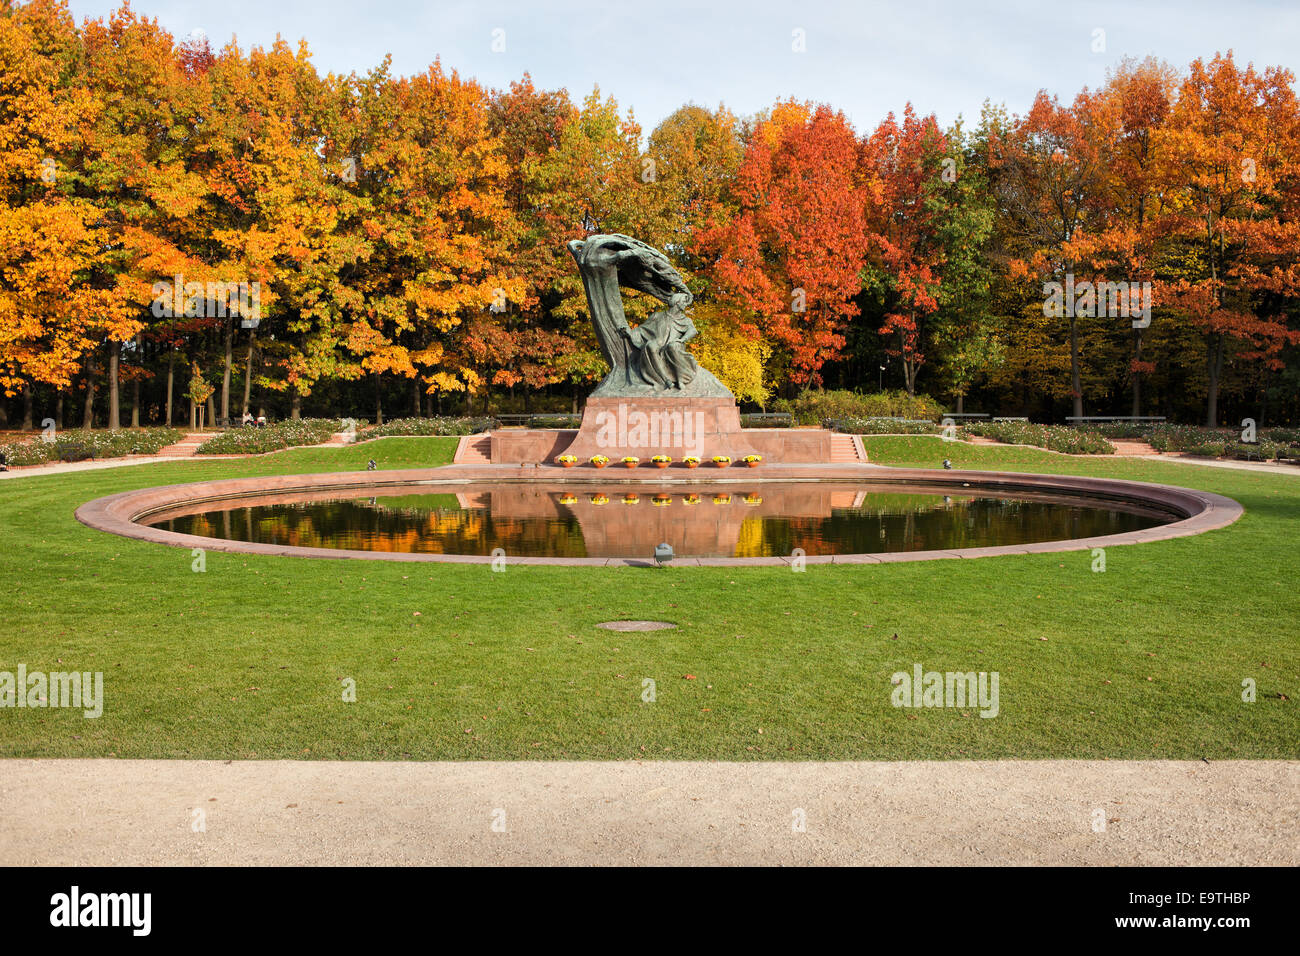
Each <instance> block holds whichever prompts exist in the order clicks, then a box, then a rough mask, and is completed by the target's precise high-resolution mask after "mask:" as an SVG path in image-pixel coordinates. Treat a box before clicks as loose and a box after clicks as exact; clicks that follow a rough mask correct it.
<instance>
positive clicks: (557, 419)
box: [492, 412, 582, 428]
mask: <svg viewBox="0 0 1300 956" xmlns="http://www.w3.org/2000/svg"><path fill="white" fill-rule="evenodd" d="M492 419H493V421H495V422H496V424H497V426H498V427H499V428H577V427H578V424H579V422H581V420H582V416H581V415H573V414H571V413H569V412H532V413H530V414H515V413H511V414H508V415H493V416H492Z"/></svg>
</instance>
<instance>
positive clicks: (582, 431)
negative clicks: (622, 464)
mask: <svg viewBox="0 0 1300 956" xmlns="http://www.w3.org/2000/svg"><path fill="white" fill-rule="evenodd" d="M562 454H565V455H573V456H575V457H576V458H577V459H578V460H579V461H580V462H585V461H586V460H587V459H589V458H591V457H592V456H593V455H604V456H605V457H607V458H609V459H610V462H611V463H612V464H617V463H618V461H619V459H621V458H623V457H625V456H628V455H635V456H636V457H638V458H640V459H641V460H642V461H643V462H644V461H646V460H648V459H650V458H652V457H653V456H655V455H669V456H671V457H672V459H673V460H674V461H680V460H681V459H682V458H684V457H686V456H687V455H696V456H698V457H699V458H700V459H701V461H708V460H709V459H711V458H712V457H713V456H714V455H728V456H730V457H731V460H732V461H733V462H739V461H740V459H742V458H744V457H745V456H746V455H753V454H758V452H756V451H755V449H754V447H753V445H752V444H751V443H750V441H749V440H748V439H747V438H746V436H745V433H744V431H743V430H742V429H741V427H740V409H739V408H737V407H736V400H735V399H733V398H597V397H595V396H593V397H591V398H589V399H587V406H586V408H585V409H584V410H583V413H582V424H581V425H580V426H579V428H578V435H577V437H576V438H575V439H574V440H573V442H572V444H570V445H569V446H568V447H567V448H565V449H564V451H563V452H562Z"/></svg>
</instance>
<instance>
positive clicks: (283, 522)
mask: <svg viewBox="0 0 1300 956" xmlns="http://www.w3.org/2000/svg"><path fill="white" fill-rule="evenodd" d="M366 490H367V492H369V493H370V494H373V495H374V497H368V498H346V499H340V498H321V497H319V495H320V494H321V493H320V492H314V493H312V492H307V493H298V494H291V495H282V496H275V497H273V496H262V497H255V498H248V499H243V500H242V501H237V502H222V503H220V506H218V504H217V503H206V504H198V505H191V506H183V507H179V508H175V509H172V510H170V511H168V512H166V513H163V514H160V515H157V516H155V517H153V518H151V519H149V523H150V524H152V525H154V526H156V527H161V528H165V529H167V530H169V531H176V532H181V533H184V534H194V535H201V536H203V537H210V538H224V539H228V540H236V541H251V542H258V543H262V544H273V545H284V546H294V547H307V548H340V549H348V550H357V551H402V552H418V553H434V554H471V555H484V556H486V555H489V554H491V553H492V550H493V549H494V548H503V549H504V550H505V552H506V553H507V554H509V555H515V556H519V557H565V558H578V557H645V556H647V555H649V554H650V553H651V552H652V550H653V548H654V546H655V545H656V544H658V543H659V542H661V541H666V542H668V543H669V544H671V545H672V546H673V550H674V551H675V552H676V553H677V554H678V555H681V556H684V557H691V556H693V557H773V556H778V555H789V554H791V553H792V552H793V551H794V549H795V548H801V549H803V552H804V553H805V554H808V555H818V554H859V553H873V552H876V553H878V552H889V551H928V550H946V549H951V548H975V547H987V546H993V545H1015V544H1026V543H1030V542H1037V541H1058V540H1064V539H1068V538H1088V537H1094V536H1098V535H1107V534H1119V533H1121V532H1126V531H1137V530H1141V529H1143V528H1150V527H1153V526H1155V525H1159V524H1164V523H1167V522H1168V521H1171V520H1174V519H1175V518H1176V517H1177V516H1175V515H1170V514H1163V513H1161V512H1158V511H1155V510H1152V509H1151V508H1149V507H1144V506H1140V505H1136V504H1133V503H1116V502H1100V501H1092V500H1087V499H1082V498H1073V497H1066V496H1064V495H1046V494H1037V493H1033V492H1015V493H1014V495H1013V496H1011V495H998V494H995V493H992V492H985V491H981V492H980V493H979V494H978V495H973V494H971V493H970V491H969V490H967V491H962V490H961V489H959V488H956V487H955V486H954V487H952V488H947V487H945V488H942V489H936V490H933V491H931V490H926V491H918V490H916V489H915V487H912V488H908V487H907V486H901V485H895V486H882V485H878V484H877V485H869V486H863V485H858V486H854V485H851V484H832V483H800V484H793V483H791V484H763V485H762V486H761V490H760V488H759V487H753V488H751V489H749V490H741V488H740V487H736V486H708V485H691V486H688V487H687V488H672V487H667V486H665V487H662V488H659V489H654V488H653V486H645V485H639V486H637V487H636V488H632V487H629V486H626V485H624V486H622V487H621V488H620V487H619V486H617V485H615V484H613V483H611V485H610V486H608V487H606V488H604V489H602V490H592V491H575V490H574V488H573V487H572V486H569V487H564V486H538V485H528V484H513V485H512V484H500V485H491V486H489V485H478V486H476V485H460V486H455V487H453V488H447V487H445V486H444V488H442V489H438V490H437V491H435V490H433V489H431V488H428V487H427V486H422V487H421V488H420V490H421V492H422V493H420V494H411V493H410V492H411V487H410V486H406V487H389V488H374V489H370V488H367V489H366ZM439 492H440V493H439ZM611 502H613V503H614V504H611Z"/></svg>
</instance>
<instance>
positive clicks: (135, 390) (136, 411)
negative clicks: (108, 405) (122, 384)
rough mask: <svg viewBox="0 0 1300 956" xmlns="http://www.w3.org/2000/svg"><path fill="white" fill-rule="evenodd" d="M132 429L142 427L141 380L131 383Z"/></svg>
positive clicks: (136, 379) (137, 378)
mask: <svg viewBox="0 0 1300 956" xmlns="http://www.w3.org/2000/svg"><path fill="white" fill-rule="evenodd" d="M131 427H132V428H139V427H140V378H139V376H137V377H136V378H135V380H134V381H133V382H132V383H131Z"/></svg>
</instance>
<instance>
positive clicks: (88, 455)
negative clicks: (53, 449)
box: [59, 441, 95, 461]
mask: <svg viewBox="0 0 1300 956" xmlns="http://www.w3.org/2000/svg"><path fill="white" fill-rule="evenodd" d="M87 459H89V460H90V461H94V460H95V453H94V452H93V451H91V450H90V449H89V448H87V447H86V446H85V445H83V444H82V443H81V442H75V441H74V442H69V443H68V444H66V445H60V446H59V461H86V460H87Z"/></svg>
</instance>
